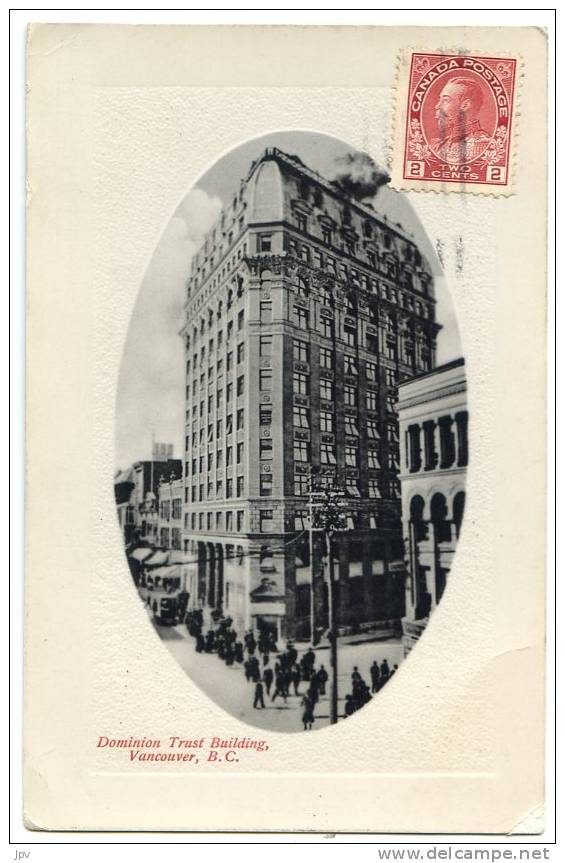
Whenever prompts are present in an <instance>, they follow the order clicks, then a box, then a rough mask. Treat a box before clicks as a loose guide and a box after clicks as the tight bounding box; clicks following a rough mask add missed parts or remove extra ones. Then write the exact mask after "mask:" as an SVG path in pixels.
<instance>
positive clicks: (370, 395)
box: [367, 390, 378, 411]
mask: <svg viewBox="0 0 565 863" xmlns="http://www.w3.org/2000/svg"><path fill="white" fill-rule="evenodd" d="M367 410H368V411H376V410H378V407H377V394H376V392H374V391H372V390H369V391H368V392H367Z"/></svg>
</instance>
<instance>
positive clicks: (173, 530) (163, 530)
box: [157, 476, 184, 551]
mask: <svg viewBox="0 0 565 863" xmlns="http://www.w3.org/2000/svg"><path fill="white" fill-rule="evenodd" d="M183 497H184V482H183V478H182V476H179V477H178V479H173V478H172V477H169V480H168V481H167V480H166V479H165V478H164V477H162V478H161V481H160V483H159V517H158V522H157V524H158V529H157V535H158V545H159V547H160V548H162V549H171V550H173V551H181V549H182V548H183V542H182V529H183V511H182V507H183Z"/></svg>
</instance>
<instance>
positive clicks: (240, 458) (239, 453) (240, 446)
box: [236, 443, 243, 464]
mask: <svg viewBox="0 0 565 863" xmlns="http://www.w3.org/2000/svg"><path fill="white" fill-rule="evenodd" d="M236 459H237V463H238V464H241V462H242V461H243V443H238V445H237V449H236Z"/></svg>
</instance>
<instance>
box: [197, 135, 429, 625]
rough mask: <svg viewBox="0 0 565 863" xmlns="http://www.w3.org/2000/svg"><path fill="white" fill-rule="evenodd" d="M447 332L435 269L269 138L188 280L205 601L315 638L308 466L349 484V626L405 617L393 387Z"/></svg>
mask: <svg viewBox="0 0 565 863" xmlns="http://www.w3.org/2000/svg"><path fill="white" fill-rule="evenodd" d="M438 329H439V327H438V325H437V324H436V323H435V300H434V293H433V283H432V276H431V271H430V268H429V266H428V264H427V262H426V261H425V260H424V258H423V257H422V255H421V253H420V251H419V249H418V248H417V246H416V245H415V243H414V241H413V240H412V239H410V238H409V237H408V236H406V235H405V233H404V232H403V231H402V229H401V228H400V227H399V226H397V225H393V224H391V223H388V222H387V221H386V220H385V219H382V218H381V217H379V216H377V214H376V212H375V211H374V210H373V208H372V207H371V206H370V204H367V203H360V202H359V201H357V200H354V199H352V198H350V197H348V196H346V195H345V194H344V193H343V192H342V191H340V190H339V189H338V188H337V186H336V185H334V184H332V183H330V182H328V181H327V180H325V179H324V178H322V177H320V176H319V175H317V174H316V173H314V172H313V171H311V170H310V169H309V168H307V167H306V166H305V165H304V164H303V163H302V162H301V160H300V159H298V158H297V157H296V156H289V155H286V154H284V153H282V152H281V151H280V150H277V149H268V150H266V151H265V153H264V155H263V156H262V157H261V158H260V159H258V160H257V161H256V162H254V163H253V165H252V166H251V169H250V172H249V174H248V176H247V178H246V179H245V180H244V181H242V182H241V184H240V187H239V189H238V190H237V192H236V194H235V195H234V196H233V199H231V200H229V201H226V206H225V209H224V211H223V212H222V214H221V216H220V218H219V220H218V222H217V224H216V225H215V226H214V227H213V228H212V229H211V231H210V232H209V233H208V235H207V236H206V238H205V241H204V243H203V245H202V247H201V248H200V250H199V251H198V252H197V254H195V255H194V257H193V260H192V270H191V275H190V279H189V281H188V285H187V294H186V306H185V323H184V329H183V335H184V339H185V346H186V354H185V361H186V432H185V470H184V482H185V498H184V499H185V506H184V512H185V528H184V547H185V549H186V550H187V551H190V553H191V554H192V555H193V556H194V558H195V559H198V561H199V563H198V576H197V578H196V581H197V582H198V584H197V590H196V591H194V590H192V591H191V602H192V603H193V604H196V605H199V606H201V607H203V608H204V609H205V610H206V609H208V610H212V609H214V608H221V609H222V610H223V611H224V612H225V613H229V614H230V616H232V617H233V619H234V623H235V625H236V627H237V628H238V629H240V630H242V629H245V628H247V627H249V626H254V627H258V626H267V627H270V628H272V629H273V630H276V631H277V632H278V633H279V634H280V635H282V636H287V635H288V636H292V637H307V636H308V635H309V620H310V617H309V615H310V587H309V582H310V576H309V554H308V542H307V537H306V536H304V535H303V531H305V530H306V529H307V527H308V496H307V495H308V490H309V472H310V468H311V467H312V466H313V467H316V468H319V474H318V480H317V481H318V482H319V483H320V484H325V483H332V482H335V483H337V484H339V485H340V486H342V487H343V488H345V489H346V490H347V493H348V496H349V500H348V511H347V524H348V530H347V531H346V532H344V533H343V535H341V536H340V537H339V538H338V539H337V540H336V549H337V550H336V555H337V558H338V560H337V571H338V574H339V603H338V609H337V616H338V622H339V625H340V627H341V628H342V629H347V628H350V629H351V628H356V627H359V626H361V625H363V626H369V625H370V624H371V623H375V622H379V621H386V620H391V619H399V618H400V617H402V615H403V613H404V576H403V574H402V572H399V568H400V569H401V566H399V562H400V561H402V559H403V546H402V530H401V520H400V484H399V481H398V469H399V459H400V453H399V437H398V418H397V413H396V395H397V390H396V386H397V383H398V381H399V380H402V379H404V378H406V377H412V376H413V375H414V374H416V373H418V372H422V371H427V370H428V369H430V368H432V367H433V365H434V357H435V344H436V336H437V332H438ZM299 535H300V537H299V539H298V540H297V537H298V536H299ZM318 570H319V567H317V574H316V585H317V587H316V596H317V600H316V604H317V609H318V613H319V614H320V615H321V616H322V617H323V615H324V605H325V601H324V588H323V585H322V579H321V578H320V574H319V571H318Z"/></svg>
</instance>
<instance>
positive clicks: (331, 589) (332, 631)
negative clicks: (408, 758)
mask: <svg viewBox="0 0 565 863" xmlns="http://www.w3.org/2000/svg"><path fill="white" fill-rule="evenodd" d="M326 552H327V555H328V574H329V584H328V628H329V635H330V666H331V669H332V680H331V690H330V722H331V724H332V725H335V724H336V722H337V674H338V668H337V620H336V608H335V605H336V596H335V569H334V559H333V554H332V535H331V531H329V530H327V531H326Z"/></svg>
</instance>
